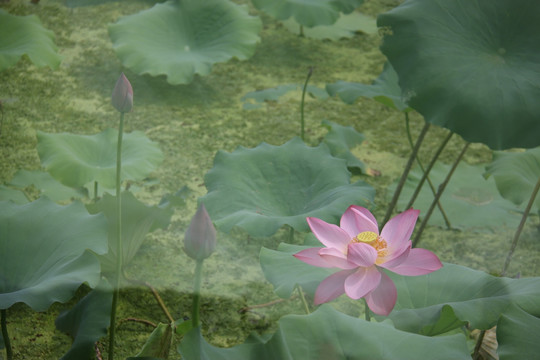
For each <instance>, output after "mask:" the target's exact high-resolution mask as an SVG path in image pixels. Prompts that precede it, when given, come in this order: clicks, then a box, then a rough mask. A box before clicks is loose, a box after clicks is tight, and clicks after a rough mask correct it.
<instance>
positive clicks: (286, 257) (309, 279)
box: [259, 243, 338, 299]
mask: <svg viewBox="0 0 540 360" xmlns="http://www.w3.org/2000/svg"><path fill="white" fill-rule="evenodd" d="M318 246H321V244H320V243H319V244H318V245H314V246H300V245H291V244H286V243H281V244H279V246H278V248H277V250H270V249H267V248H265V247H263V248H261V252H260V255H259V258H260V262H261V268H262V271H263V274H264V277H265V278H266V280H268V282H270V283H271V284H272V285H273V286H274V292H275V293H276V295H278V296H279V297H281V298H283V299H288V298H290V297H291V295H292V293H293V291H294V289H295V287H296V285H300V286H301V287H302V290H304V291H305V292H306V293H308V294H310V295H311V296H314V295H315V290H316V289H317V286H319V284H320V283H321V281H323V280H324V279H325V278H326V277H327V276H329V275H332V273H334V272H336V271H337V270H338V269H329V268H320V267H315V266H312V265H309V264H306V263H305V262H303V261H300V260H298V259H297V258H295V257H294V256H293V255H294V254H296V253H297V252H299V251H302V250H304V249H308V248H312V247H318ZM291 274H294V276H291Z"/></svg>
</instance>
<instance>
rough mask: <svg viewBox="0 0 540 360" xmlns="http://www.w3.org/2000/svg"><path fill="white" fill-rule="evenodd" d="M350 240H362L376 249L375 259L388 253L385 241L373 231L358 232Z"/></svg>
mask: <svg viewBox="0 0 540 360" xmlns="http://www.w3.org/2000/svg"><path fill="white" fill-rule="evenodd" d="M352 241H353V242H356V243H359V242H363V243H366V244H368V245H371V246H372V247H373V248H374V249H375V250H377V260H379V258H381V257H385V256H386V255H388V244H387V242H386V241H385V240H384V239H383V238H382V237H380V236H379V235H377V234H376V233H374V232H373V231H364V232H361V233H360V234H358V235H356V236H355V237H354V238H353V239H352ZM377 264H378V262H377Z"/></svg>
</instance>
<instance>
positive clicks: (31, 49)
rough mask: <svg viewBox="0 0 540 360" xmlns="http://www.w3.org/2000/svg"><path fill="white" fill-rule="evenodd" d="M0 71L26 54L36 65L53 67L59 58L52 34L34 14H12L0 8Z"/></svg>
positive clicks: (54, 67)
mask: <svg viewBox="0 0 540 360" xmlns="http://www.w3.org/2000/svg"><path fill="white" fill-rule="evenodd" d="M0 34H2V36H1V37H0V71H2V70H5V69H7V68H9V67H11V66H13V65H15V64H16V63H17V62H18V61H19V59H20V58H21V57H22V56H23V55H26V56H28V58H29V59H30V61H32V63H33V64H34V65H36V66H39V67H41V66H49V67H50V68H53V69H56V68H57V67H58V65H60V61H61V60H62V58H61V57H60V55H58V53H57V52H56V51H57V47H56V45H55V44H54V33H53V32H52V31H50V30H47V29H45V28H44V27H43V25H42V24H41V21H39V18H38V17H37V16H36V15H29V16H15V15H10V14H8V13H7V12H6V11H4V10H2V9H0Z"/></svg>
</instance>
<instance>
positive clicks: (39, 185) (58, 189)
mask: <svg viewBox="0 0 540 360" xmlns="http://www.w3.org/2000/svg"><path fill="white" fill-rule="evenodd" d="M9 185H11V186H14V187H17V188H20V189H24V188H26V187H28V186H34V187H35V188H36V189H37V190H39V192H40V194H41V195H45V196H47V197H48V198H49V199H51V200H53V201H56V202H58V201H63V200H70V199H80V198H82V197H84V196H85V194H84V192H83V191H81V190H76V189H73V188H70V187H68V186H65V185H62V184H61V183H59V182H58V181H57V180H56V179H55V178H53V177H52V176H51V174H49V173H48V172H44V171H39V170H36V171H29V170H19V171H17V173H16V174H15V176H14V177H13V179H11V181H10V182H9Z"/></svg>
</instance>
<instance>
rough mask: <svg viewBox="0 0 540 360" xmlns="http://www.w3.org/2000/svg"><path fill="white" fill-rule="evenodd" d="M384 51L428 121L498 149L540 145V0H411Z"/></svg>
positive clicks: (391, 19)
mask: <svg viewBox="0 0 540 360" xmlns="http://www.w3.org/2000/svg"><path fill="white" fill-rule="evenodd" d="M377 24H378V26H381V27H388V28H389V29H388V31H386V32H385V33H386V35H385V37H384V42H383V45H382V47H381V50H382V52H383V53H384V54H385V55H386V56H387V57H388V60H389V61H390V63H391V64H392V66H393V67H394V69H395V70H396V72H397V73H398V75H399V84H400V86H401V89H402V91H403V94H404V96H405V98H406V99H407V100H408V101H407V102H408V104H409V105H410V106H411V107H412V108H414V109H415V110H417V111H418V112H420V113H421V114H422V115H423V116H424V117H425V119H426V120H427V121H429V122H431V123H433V124H436V125H439V126H444V127H446V128H448V129H450V130H452V131H454V132H456V133H458V134H459V135H461V136H462V137H463V138H464V139H465V140H467V141H470V142H482V143H484V144H487V145H488V146H489V147H491V148H492V149H507V148H511V147H525V148H531V147H535V146H538V145H540V121H539V120H538V119H539V117H540V102H539V101H538V99H539V98H540V86H539V84H540V48H539V47H538V46H537V44H538V43H539V42H540V2H539V1H537V0H522V1H520V2H519V6H516V2H515V1H514V0H498V1H485V0H408V1H405V2H404V3H403V4H401V5H400V6H398V7H396V8H394V9H392V10H391V11H389V12H388V13H386V14H382V15H380V16H379V17H378V21H377Z"/></svg>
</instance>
